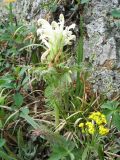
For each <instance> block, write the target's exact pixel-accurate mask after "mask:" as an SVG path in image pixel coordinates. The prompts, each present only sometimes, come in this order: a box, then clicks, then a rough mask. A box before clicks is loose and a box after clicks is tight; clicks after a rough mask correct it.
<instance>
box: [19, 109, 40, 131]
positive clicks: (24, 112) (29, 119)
mask: <svg viewBox="0 0 120 160" xmlns="http://www.w3.org/2000/svg"><path fill="white" fill-rule="evenodd" d="M20 117H22V118H24V119H25V120H26V121H27V122H28V123H29V124H30V125H31V126H32V127H33V128H34V129H38V128H40V125H39V124H38V123H36V122H35V120H34V119H33V118H32V117H30V116H29V115H28V109H27V108H26V109H25V108H24V109H22V110H21V113H20Z"/></svg>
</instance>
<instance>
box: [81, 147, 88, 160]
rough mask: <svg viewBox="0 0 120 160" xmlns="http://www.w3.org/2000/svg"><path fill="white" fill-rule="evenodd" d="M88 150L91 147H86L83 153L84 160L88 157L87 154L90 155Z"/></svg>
mask: <svg viewBox="0 0 120 160" xmlns="http://www.w3.org/2000/svg"><path fill="white" fill-rule="evenodd" d="M88 151H89V148H88V147H86V148H85V149H84V151H83V154H82V160H86V158H87V155H88Z"/></svg>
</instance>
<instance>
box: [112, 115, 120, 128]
mask: <svg viewBox="0 0 120 160" xmlns="http://www.w3.org/2000/svg"><path fill="white" fill-rule="evenodd" d="M113 124H114V125H115V126H116V128H117V129H118V130H120V114H119V113H115V114H114V115H113Z"/></svg>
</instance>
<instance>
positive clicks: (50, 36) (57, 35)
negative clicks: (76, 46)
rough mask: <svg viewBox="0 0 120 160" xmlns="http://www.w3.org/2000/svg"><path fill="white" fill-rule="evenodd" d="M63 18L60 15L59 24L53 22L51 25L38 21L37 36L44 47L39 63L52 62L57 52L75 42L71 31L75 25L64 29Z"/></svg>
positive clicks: (41, 20) (42, 20)
mask: <svg viewBox="0 0 120 160" xmlns="http://www.w3.org/2000/svg"><path fill="white" fill-rule="evenodd" d="M64 24H65V21H64V16H63V14H60V16H59V22H58V23H57V22H55V21H53V22H52V23H51V25H50V24H49V22H47V21H46V20H44V19H39V20H38V26H39V28H38V30H37V35H38V36H39V39H40V40H41V41H42V43H43V45H44V46H45V47H46V51H45V52H44V53H43V55H42V58H41V61H45V60H47V61H49V62H50V61H52V60H53V59H54V58H55V57H56V55H57V54H58V53H59V52H62V51H63V47H64V46H66V45H71V44H72V41H75V40H76V36H75V35H73V34H72V31H71V29H74V28H75V24H72V25H70V26H67V27H65V26H64Z"/></svg>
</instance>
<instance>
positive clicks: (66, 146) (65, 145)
mask: <svg viewBox="0 0 120 160" xmlns="http://www.w3.org/2000/svg"><path fill="white" fill-rule="evenodd" d="M54 139H55V141H54V144H53V145H52V151H53V152H52V154H51V156H50V158H49V160H61V159H63V158H66V157H70V159H71V160H74V155H73V153H72V151H73V149H74V147H75V145H74V143H73V142H71V141H67V140H66V139H65V138H64V137H62V136H59V135H56V137H54Z"/></svg>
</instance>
